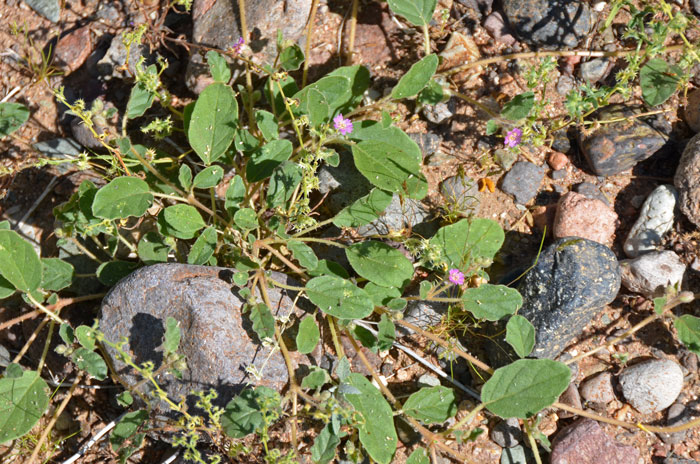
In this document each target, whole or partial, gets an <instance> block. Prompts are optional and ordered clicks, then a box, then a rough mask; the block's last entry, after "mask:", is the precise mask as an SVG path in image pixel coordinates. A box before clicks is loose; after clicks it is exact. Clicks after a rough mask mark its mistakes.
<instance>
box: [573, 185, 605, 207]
mask: <svg viewBox="0 0 700 464" xmlns="http://www.w3.org/2000/svg"><path fill="white" fill-rule="evenodd" d="M573 191H574V192H576V193H580V194H581V195H584V196H586V197H588V198H594V199H598V200H600V201H602V202H603V203H605V204H606V205H608V206H610V200H608V198H607V197H606V196H605V195H603V192H601V191H600V189H599V188H598V187H596V186H595V185H594V184H591V183H590V182H581V183H580V184H576V185H574V187H573Z"/></svg>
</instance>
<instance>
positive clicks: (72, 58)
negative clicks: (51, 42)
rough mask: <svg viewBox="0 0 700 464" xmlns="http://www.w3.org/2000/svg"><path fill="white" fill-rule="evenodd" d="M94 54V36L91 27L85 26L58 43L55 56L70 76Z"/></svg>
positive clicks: (62, 38) (65, 36)
mask: <svg viewBox="0 0 700 464" xmlns="http://www.w3.org/2000/svg"><path fill="white" fill-rule="evenodd" d="M90 53H92V35H91V34H90V26H84V27H81V28H79V29H76V30H74V31H73V32H70V33H68V34H66V35H64V36H63V37H61V38H60V39H58V42H57V43H56V48H55V49H54V56H55V57H56V60H57V62H58V63H59V64H61V65H62V66H63V67H64V68H65V69H66V70H67V72H66V74H70V73H72V72H73V71H75V70H76V69H78V68H79V67H81V66H82V65H83V63H85V60H87V58H88V56H90Z"/></svg>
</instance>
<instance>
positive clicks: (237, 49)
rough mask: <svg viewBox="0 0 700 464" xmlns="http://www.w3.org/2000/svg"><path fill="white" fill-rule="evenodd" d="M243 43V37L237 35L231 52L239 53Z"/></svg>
mask: <svg viewBox="0 0 700 464" xmlns="http://www.w3.org/2000/svg"><path fill="white" fill-rule="evenodd" d="M244 43H245V40H243V37H239V38H238V40H236V43H235V44H233V47H232V48H233V53H235V54H236V55H238V54H239V53H241V49H242V48H243V44H244Z"/></svg>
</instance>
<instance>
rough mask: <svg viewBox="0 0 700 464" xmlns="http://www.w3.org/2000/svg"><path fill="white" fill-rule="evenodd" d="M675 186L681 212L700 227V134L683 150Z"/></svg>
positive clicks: (674, 182) (674, 180)
mask: <svg viewBox="0 0 700 464" xmlns="http://www.w3.org/2000/svg"><path fill="white" fill-rule="evenodd" d="M673 184H674V185H675V186H676V188H677V189H678V193H679V195H680V198H679V206H680V209H681V211H682V212H683V214H685V216H686V217H687V218H688V219H689V220H690V222H692V223H693V224H695V225H696V226H698V227H700V134H698V135H696V136H695V137H693V138H692V139H690V141H689V142H688V145H686V147H685V150H683V155H682V156H681V160H680V162H679V163H678V168H677V169H676V174H675V176H674V177H673Z"/></svg>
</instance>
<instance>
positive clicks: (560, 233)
mask: <svg viewBox="0 0 700 464" xmlns="http://www.w3.org/2000/svg"><path fill="white" fill-rule="evenodd" d="M616 223H617V214H615V212H614V211H613V210H612V208H610V207H609V206H607V205H606V204H605V203H603V202H602V201H600V200H595V199H590V198H586V197H585V196H583V195H581V194H580V193H576V192H569V193H567V194H565V195H564V196H562V197H561V199H560V200H559V204H558V207H557V214H556V216H555V217H554V230H553V234H554V238H562V237H582V238H586V239H589V240H593V241H596V242H598V243H602V244H604V245H610V244H611V243H612V238H613V235H614V234H615V225H616Z"/></svg>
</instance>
